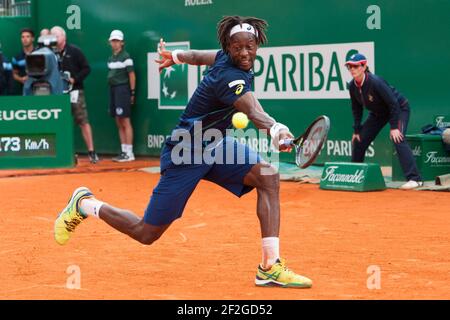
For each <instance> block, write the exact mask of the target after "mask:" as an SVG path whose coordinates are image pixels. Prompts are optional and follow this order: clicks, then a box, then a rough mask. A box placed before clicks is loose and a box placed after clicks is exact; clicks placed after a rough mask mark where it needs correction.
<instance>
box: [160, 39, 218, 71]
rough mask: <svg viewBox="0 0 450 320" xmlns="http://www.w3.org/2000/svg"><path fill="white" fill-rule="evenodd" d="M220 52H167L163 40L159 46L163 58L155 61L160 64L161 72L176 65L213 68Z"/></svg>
mask: <svg viewBox="0 0 450 320" xmlns="http://www.w3.org/2000/svg"><path fill="white" fill-rule="evenodd" d="M217 52H218V50H187V51H182V50H174V51H169V50H166V44H165V42H164V41H163V40H162V39H161V41H160V43H159V46H158V53H159V54H160V56H161V59H160V60H155V61H156V62H157V63H159V72H161V70H162V69H164V68H168V67H170V66H172V65H174V64H180V63H187V64H190V65H197V66H199V65H207V66H211V65H213V64H214V62H215V61H216V56H217Z"/></svg>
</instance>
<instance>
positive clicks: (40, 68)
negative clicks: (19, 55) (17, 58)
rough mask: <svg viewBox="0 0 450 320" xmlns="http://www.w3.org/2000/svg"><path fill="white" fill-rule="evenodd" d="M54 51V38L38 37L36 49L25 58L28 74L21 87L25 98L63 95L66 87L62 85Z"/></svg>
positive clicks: (57, 60)
mask: <svg viewBox="0 0 450 320" xmlns="http://www.w3.org/2000/svg"><path fill="white" fill-rule="evenodd" d="M55 50H56V37H55V36H43V37H39V40H38V48H37V49H36V50H35V51H33V52H31V53H30V54H28V55H27V56H26V57H25V65H26V70H25V71H26V73H27V74H28V76H27V79H26V80H25V82H24V87H23V94H24V95H25V96H30V95H50V94H63V93H64V87H67V86H68V85H67V84H66V85H65V84H64V80H63V75H62V73H61V71H60V68H59V59H58V56H57V55H56V54H55ZM66 83H67V82H66Z"/></svg>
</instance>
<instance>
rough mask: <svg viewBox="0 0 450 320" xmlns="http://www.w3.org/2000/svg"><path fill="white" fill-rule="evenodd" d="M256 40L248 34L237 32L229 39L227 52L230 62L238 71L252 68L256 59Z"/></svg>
mask: <svg viewBox="0 0 450 320" xmlns="http://www.w3.org/2000/svg"><path fill="white" fill-rule="evenodd" d="M257 49H258V46H257V44H256V38H255V36H254V35H253V34H251V33H248V32H238V33H236V34H234V35H233V36H232V37H231V40H230V44H229V45H228V52H229V53H230V57H231V60H233V63H234V64H235V65H236V66H238V67H239V69H242V70H245V71H248V70H250V69H251V68H253V63H254V62H255V59H256V50H257Z"/></svg>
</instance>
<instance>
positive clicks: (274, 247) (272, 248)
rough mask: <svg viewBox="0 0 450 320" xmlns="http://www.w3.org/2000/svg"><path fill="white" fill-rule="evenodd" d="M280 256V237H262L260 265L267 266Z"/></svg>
mask: <svg viewBox="0 0 450 320" xmlns="http://www.w3.org/2000/svg"><path fill="white" fill-rule="evenodd" d="M279 258H280V238H278V237H267V238H262V266H263V268H269V267H271V266H272V265H274V264H275V262H276V261H277V259H279Z"/></svg>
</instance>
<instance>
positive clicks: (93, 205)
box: [80, 198, 105, 218]
mask: <svg viewBox="0 0 450 320" xmlns="http://www.w3.org/2000/svg"><path fill="white" fill-rule="evenodd" d="M104 204H105V203H104V202H102V201H100V200H97V199H95V198H86V199H83V200H81V202H80V210H81V212H82V213H84V214H86V215H88V216H91V217H96V218H100V216H99V214H100V208H101V207H102V205H104Z"/></svg>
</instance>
